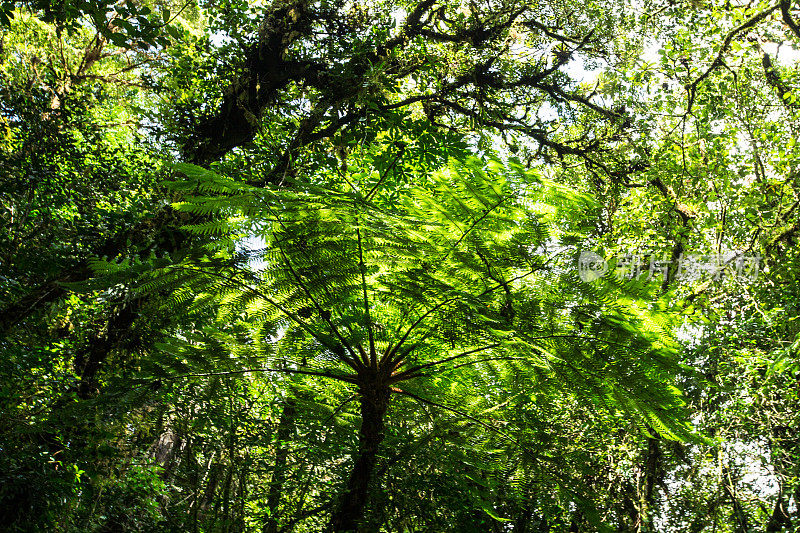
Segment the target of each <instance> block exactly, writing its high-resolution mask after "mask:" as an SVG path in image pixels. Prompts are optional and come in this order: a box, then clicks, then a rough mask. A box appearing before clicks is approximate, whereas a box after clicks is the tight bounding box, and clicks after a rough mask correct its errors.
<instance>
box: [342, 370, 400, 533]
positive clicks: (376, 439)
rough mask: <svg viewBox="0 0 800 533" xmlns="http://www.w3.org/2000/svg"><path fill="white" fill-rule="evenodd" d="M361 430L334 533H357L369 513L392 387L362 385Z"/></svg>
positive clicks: (370, 384)
mask: <svg viewBox="0 0 800 533" xmlns="http://www.w3.org/2000/svg"><path fill="white" fill-rule="evenodd" d="M360 392H361V430H360V432H359V438H358V451H357V452H356V454H355V456H354V459H355V461H354V464H353V470H352V471H351V472H350V479H349V480H348V482H347V488H346V490H345V492H344V494H343V495H342V499H341V500H340V502H339V508H338V509H337V510H336V511H335V512H334V513H333V516H332V517H331V522H330V525H329V529H330V530H331V531H355V530H356V529H357V528H358V526H359V523H360V522H361V521H362V520H363V518H364V514H365V512H366V505H367V496H368V489H369V483H370V481H371V480H372V476H373V472H374V470H375V462H376V461H377V458H378V448H379V447H380V445H381V442H382V441H383V437H384V416H385V415H386V410H387V408H388V407H389V387H388V386H386V385H385V384H383V383H375V382H373V383H369V384H362V385H361V391H360Z"/></svg>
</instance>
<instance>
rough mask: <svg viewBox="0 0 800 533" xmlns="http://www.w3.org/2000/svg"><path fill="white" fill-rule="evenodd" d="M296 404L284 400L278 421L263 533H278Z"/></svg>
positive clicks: (293, 401)
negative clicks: (267, 514) (273, 463)
mask: <svg viewBox="0 0 800 533" xmlns="http://www.w3.org/2000/svg"><path fill="white" fill-rule="evenodd" d="M296 415H297V404H296V402H295V400H294V399H293V398H290V399H288V400H286V403H285V404H284V406H283V411H281V418H280V420H279V421H278V435H277V438H276V442H275V468H274V469H273V470H272V480H271V481H270V487H269V494H268V496H267V509H269V518H267V522H266V523H265V524H264V529H263V533H278V518H279V517H278V511H279V508H280V504H281V493H282V492H283V482H284V481H285V479H286V460H287V458H288V457H289V439H290V438H291V436H292V434H293V433H294V425H295V416H296Z"/></svg>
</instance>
